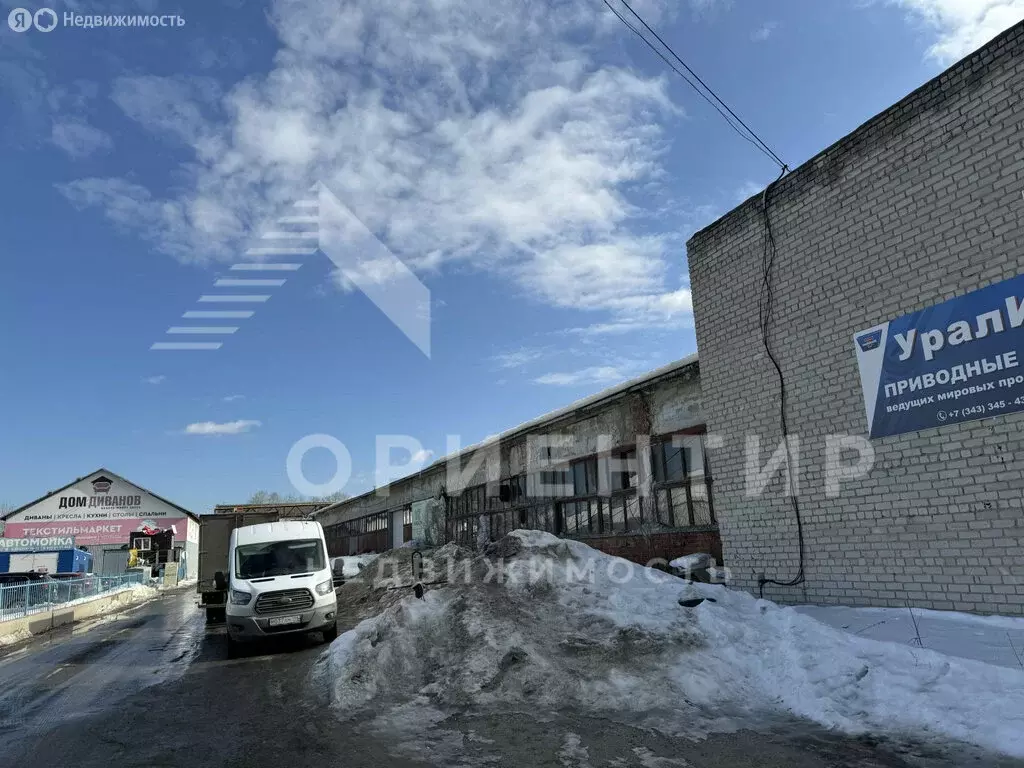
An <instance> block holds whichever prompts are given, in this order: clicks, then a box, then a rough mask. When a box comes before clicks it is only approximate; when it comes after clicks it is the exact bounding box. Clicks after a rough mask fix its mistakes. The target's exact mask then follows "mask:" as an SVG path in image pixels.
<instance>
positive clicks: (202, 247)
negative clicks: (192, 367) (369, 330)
mask: <svg viewBox="0 0 1024 768" xmlns="http://www.w3.org/2000/svg"><path fill="white" fill-rule="evenodd" d="M706 5H707V4H706V3H705V2H701V3H698V4H696V5H695V7H698V6H699V7H701V8H704V7H705V6H706ZM648 6H649V7H648ZM666 7H667V5H666V4H664V3H662V2H659V1H658V0H650V2H648V3H645V8H644V10H645V11H649V12H650V13H651V14H654V13H655V12H656V11H657V10H658V9H663V8H666ZM609 15H610V14H607V13H605V12H602V11H598V10H597V9H595V7H594V6H593V4H592V3H590V2H589V0H556V1H555V2H553V3H540V4H537V3H527V2H513V3H511V4H509V3H475V4H466V3H452V2H448V0H424V2H416V3H413V2H397V3H386V4H379V3H371V2H369V0H355V1H353V2H350V1H348V0H344V1H343V0H333V1H332V2H320V1H319V0H278V1H277V2H276V3H275V4H274V5H273V9H272V11H271V13H270V18H271V21H272V23H273V24H274V26H275V28H276V30H277V33H278V36H279V38H280V41H281V48H280V50H279V51H278V54H277V57H276V59H275V64H274V68H273V70H272V71H271V72H270V73H269V74H267V75H266V76H264V77H261V78H248V79H246V80H245V81H243V82H241V83H239V84H238V85H236V86H235V87H234V88H231V89H228V90H227V91H226V92H225V93H223V95H221V94H220V92H219V91H218V90H217V88H216V87H215V86H213V85H211V84H210V83H209V82H208V81H206V80H199V81H187V80H183V79H182V78H158V77H152V76H146V77H141V78H121V79H120V80H118V81H117V83H116V84H115V89H114V99H115V101H116V102H117V103H118V104H119V105H120V107H121V108H122V109H123V110H124V112H125V113H126V114H127V115H129V116H130V117H131V118H133V119H135V120H137V121H139V122H140V123H141V124H142V125H143V126H145V127H146V128H148V129H150V130H152V131H153V132H154V133H155V134H157V135H158V136H160V137H163V138H165V139H166V138H167V137H171V138H172V139H173V140H174V141H176V142H182V143H184V144H185V145H187V146H189V147H191V148H192V150H193V152H194V155H195V158H194V162H193V163H191V164H189V165H187V166H186V168H185V170H184V173H185V174H186V177H185V178H186V184H185V186H184V190H185V191H184V192H183V193H182V194H181V195H179V196H177V197H174V198H171V199H167V200H162V199H157V198H156V197H154V196H153V195H152V194H150V193H149V191H147V190H145V189H142V188H140V187H138V186H137V185H135V184H133V183H131V182H127V181H125V180H121V179H83V180H80V181H77V182H72V183H71V184H66V185H63V186H62V187H61V190H62V191H63V192H64V194H65V195H67V196H68V198H69V199H71V200H72V202H74V203H75V204H76V205H82V206H85V205H88V206H97V207H99V208H102V209H103V210H104V211H105V212H106V214H107V216H108V217H109V218H110V219H111V220H113V221H114V222H116V223H117V224H118V225H120V226H126V227H133V228H134V229H135V230H137V231H138V232H139V233H140V234H141V236H143V237H145V238H147V239H149V240H150V241H151V242H152V243H153V244H154V246H155V247H156V248H157V249H158V250H160V251H163V252H165V253H167V254H170V255H172V256H174V257H176V258H178V259H180V260H182V261H194V260H199V259H205V258H230V257H231V255H232V254H233V253H235V254H237V253H238V252H239V249H240V247H241V245H242V243H243V242H244V241H245V239H246V237H248V236H249V235H250V234H251V233H252V232H253V230H254V228H255V226H256V225H258V224H259V222H261V221H263V220H265V219H266V217H267V216H269V215H271V214H272V213H275V212H277V211H278V210H279V209H280V207H283V206H286V205H288V204H290V203H291V202H292V201H293V200H294V199H296V198H297V197H298V196H300V195H301V194H303V193H304V191H305V190H306V189H308V188H309V186H310V185H311V184H312V183H314V182H315V181H322V182H324V183H325V184H326V185H327V186H328V187H329V188H330V189H331V190H332V191H333V192H334V193H335V194H336V195H337V196H338V198H339V199H340V200H342V201H343V202H344V203H345V204H346V205H348V206H349V207H350V208H351V209H352V210H353V211H354V212H355V214H356V215H357V216H358V217H359V218H360V219H361V220H362V221H363V222H364V223H365V224H366V225H367V226H368V227H369V228H370V229H371V230H372V231H373V232H374V233H375V234H378V236H379V237H381V239H382V240H383V241H384V242H385V243H386V244H387V245H388V246H389V247H390V248H391V250H392V251H394V252H395V253H396V254H397V255H399V256H400V257H401V258H402V259H403V260H404V261H405V262H406V263H407V264H408V265H409V266H410V267H412V268H413V269H414V270H417V271H419V272H421V273H422V272H424V271H431V272H439V273H443V272H444V271H445V270H446V269H452V268H466V267H468V268H471V269H474V270H480V271H484V272H487V273H489V274H492V275H495V276H497V277H499V278H500V279H512V280H515V281H516V282H517V284H518V285H519V286H520V287H521V288H522V289H523V290H524V291H526V292H527V293H529V294H530V295H531V296H534V297H536V298H537V299H538V300H540V301H543V302H545V303H547V304H550V305H553V306H557V307H569V308H576V309H581V310H585V311H590V312H595V313H602V314H603V315H606V316H608V319H609V320H610V321H611V322H617V323H633V324H640V325H642V324H643V323H644V322H646V318H647V316H648V313H647V312H646V311H645V308H646V307H647V306H649V305H656V306H658V305H665V304H671V303H673V302H674V301H676V300H677V297H676V294H677V291H675V290H673V288H672V287H671V286H669V285H667V284H666V283H667V281H668V277H669V275H670V274H671V273H672V271H673V269H674V265H675V254H674V252H673V253H671V254H670V253H668V252H667V249H668V244H667V243H666V241H665V240H664V239H663V238H660V237H657V236H652V235H650V234H641V233H640V227H639V226H638V225H637V219H638V211H637V210H636V209H635V208H634V207H633V206H632V205H631V203H630V200H629V194H630V190H631V189H632V188H633V187H634V186H636V185H638V184H639V183H646V182H650V181H651V180H654V179H657V177H658V174H659V171H660V159H661V156H662V153H663V151H664V150H665V148H666V138H665V136H664V135H663V133H662V129H661V125H660V124H661V121H662V119H663V118H665V117H666V116H674V115H677V114H679V110H678V109H677V108H676V107H674V106H673V105H672V104H671V102H670V101H669V99H668V97H667V95H666V87H667V79H666V78H665V77H654V78H651V77H644V76H642V75H639V74H637V73H634V72H630V71H625V70H623V69H620V68H617V67H614V66H610V65H609V64H607V63H606V62H604V61H602V60H601V59H600V56H601V55H602V50H601V49H602V45H601V43H602V37H601V36H602V35H607V34H609V33H610V30H609V29H608V28H607V27H606V24H605V23H604V21H603V17H604V16H609ZM453 30H457V33H456V32H454V31H453ZM618 32H619V30H616V34H618ZM377 267H378V265H374V264H367V265H366V270H367V272H368V273H369V274H372V275H374V276H375V277H377V278H379V279H380V280H381V281H387V280H388V278H389V275H388V274H387V273H385V272H381V271H380V270H379V269H378V268H377Z"/></svg>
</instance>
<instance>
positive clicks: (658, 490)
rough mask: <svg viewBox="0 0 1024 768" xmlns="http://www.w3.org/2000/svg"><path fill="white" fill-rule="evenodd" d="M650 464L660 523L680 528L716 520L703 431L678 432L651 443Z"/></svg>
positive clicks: (710, 522)
mask: <svg viewBox="0 0 1024 768" xmlns="http://www.w3.org/2000/svg"><path fill="white" fill-rule="evenodd" d="M651 467H652V469H653V473H654V488H655V490H654V500H655V510H656V511H655V515H656V519H657V521H658V522H659V523H661V524H663V525H669V526H672V527H680V528H683V527H692V526H713V525H715V524H716V522H715V512H714V506H713V504H712V500H711V473H710V471H709V470H708V464H707V456H706V455H705V451H704V435H702V434H699V435H677V436H675V437H674V438H665V439H664V440H660V441H658V442H656V443H654V444H653V445H652V446H651Z"/></svg>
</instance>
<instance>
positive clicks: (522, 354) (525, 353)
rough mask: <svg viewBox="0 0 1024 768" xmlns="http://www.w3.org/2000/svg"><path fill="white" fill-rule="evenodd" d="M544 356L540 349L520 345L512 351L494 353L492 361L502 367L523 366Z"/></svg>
mask: <svg viewBox="0 0 1024 768" xmlns="http://www.w3.org/2000/svg"><path fill="white" fill-rule="evenodd" d="M543 356H544V352H543V351H542V350H540V349H528V348H527V347H520V348H519V349H515V350H512V351H511V352H501V353H499V354H497V355H494V356H493V357H491V361H492V362H493V363H494V364H495V366H497V367H498V368H500V369H507V368H521V367H522V366H524V365H526V364H528V363H532V362H533V361H534V360H539V359H540V358H541V357H543Z"/></svg>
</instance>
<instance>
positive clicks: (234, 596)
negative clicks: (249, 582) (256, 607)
mask: <svg viewBox="0 0 1024 768" xmlns="http://www.w3.org/2000/svg"><path fill="white" fill-rule="evenodd" d="M250 600H252V593H251V592H243V591H242V590H240V589H232V590H231V604H232V605H248V604H249V601H250Z"/></svg>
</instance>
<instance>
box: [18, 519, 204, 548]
mask: <svg viewBox="0 0 1024 768" xmlns="http://www.w3.org/2000/svg"><path fill="white" fill-rule="evenodd" d="M168 528H174V538H175V540H176V541H177V540H179V539H180V540H182V541H184V540H185V535H186V533H187V532H188V520H187V519H186V518H184V517H175V518H166V517H160V518H146V517H128V518H122V519H118V520H88V521H73V520H57V521H55V522H42V523H7V525H6V526H5V527H4V538H5V539H24V538H36V537H42V536H74V537H75V546H81V545H82V544H85V545H86V546H88V545H90V544H127V543H128V535H129V534H131V533H135V532H136V531H139V532H142V533H149V534H153V533H160V532H161V531H164V530H167V529H168Z"/></svg>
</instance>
